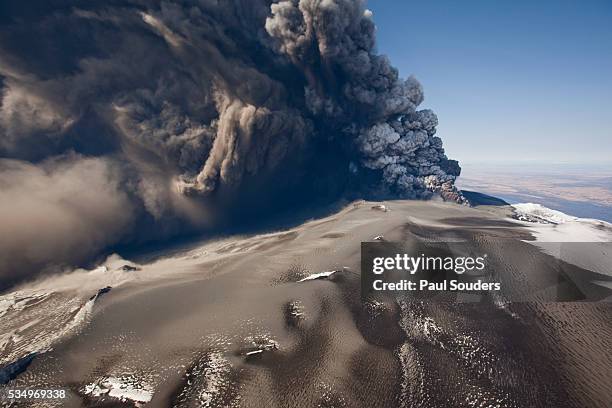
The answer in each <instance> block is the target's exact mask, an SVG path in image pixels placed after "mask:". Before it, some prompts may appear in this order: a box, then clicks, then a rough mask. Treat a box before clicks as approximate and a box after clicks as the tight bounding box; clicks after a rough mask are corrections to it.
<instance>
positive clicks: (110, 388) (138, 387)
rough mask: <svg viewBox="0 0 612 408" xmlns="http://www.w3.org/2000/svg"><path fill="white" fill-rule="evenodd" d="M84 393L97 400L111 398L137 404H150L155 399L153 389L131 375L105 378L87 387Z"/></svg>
mask: <svg viewBox="0 0 612 408" xmlns="http://www.w3.org/2000/svg"><path fill="white" fill-rule="evenodd" d="M83 393H84V394H85V395H89V396H91V397H96V398H99V397H104V396H109V397H112V398H116V399H118V400H120V401H123V402H125V401H128V400H129V401H133V402H135V403H144V402H149V401H151V398H153V390H152V388H151V387H150V386H149V385H148V384H146V383H144V382H142V381H140V380H139V379H137V378H136V377H135V376H133V375H129V374H128V375H122V376H120V377H104V378H102V379H100V380H98V381H96V382H94V383H91V384H88V385H86V386H85V387H84V388H83Z"/></svg>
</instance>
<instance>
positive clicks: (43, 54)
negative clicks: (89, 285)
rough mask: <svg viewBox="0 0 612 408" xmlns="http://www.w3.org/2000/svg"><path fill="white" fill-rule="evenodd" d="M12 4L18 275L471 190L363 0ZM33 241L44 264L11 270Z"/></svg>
mask: <svg viewBox="0 0 612 408" xmlns="http://www.w3.org/2000/svg"><path fill="white" fill-rule="evenodd" d="M0 8H1V10H0V11H1V12H0V16H2V17H0V53H1V54H2V59H1V60H0V80H1V82H0V84H1V89H2V99H1V106H0V157H2V158H1V159H0V161H1V166H0V169H1V170H0V171H2V175H1V178H0V180H1V181H2V183H1V184H0V189H1V194H0V199H1V202H0V205H1V206H2V209H3V212H2V216H3V217H7V219H8V218H9V217H11V218H12V220H11V222H5V220H3V222H2V223H1V224H0V229H1V231H0V232H1V233H2V234H1V235H2V236H3V237H6V236H7V234H8V233H12V234H17V239H16V240H15V241H14V243H12V244H11V245H12V246H10V248H9V246H7V245H6V244H4V243H3V244H2V246H1V247H0V251H1V252H0V260H1V262H0V265H1V266H0V269H1V270H0V278H1V279H7V278H9V277H11V278H15V274H20V275H27V274H31V273H34V272H35V271H38V270H40V269H41V268H43V267H44V266H45V265H51V264H58V263H67V264H70V263H75V262H81V261H82V260H83V259H86V258H87V257H91V256H93V255H95V254H96V253H99V252H100V251H103V250H104V249H105V248H107V247H108V246H110V245H115V244H118V243H122V242H127V241H139V240H148V239H159V238H162V237H167V236H173V235H176V234H178V233H182V232H185V231H187V230H195V229H201V228H214V227H215V223H219V224H221V223H225V224H227V223H228V222H245V219H246V218H247V217H251V216H253V215H255V214H257V215H267V214H270V213H272V212H274V211H276V210H279V209H283V208H289V207H291V206H295V205H298V204H299V205H304V204H316V203H317V202H320V201H331V200H334V199H337V198H339V197H342V196H349V197H357V196H367V197H405V198H427V197H430V196H431V195H432V194H434V193H436V194H441V195H442V196H443V197H445V198H447V199H452V200H458V201H461V200H462V197H461V196H460V195H459V194H458V193H457V191H456V190H455V188H454V186H453V182H454V180H455V178H456V177H457V176H458V175H459V172H460V168H459V166H458V164H457V162H455V161H453V160H448V159H447V157H446V156H445V154H444V149H443V148H442V141H441V139H440V138H439V137H437V136H435V131H436V129H435V128H436V125H437V118H436V116H435V114H434V113H433V112H432V111H430V110H418V109H417V107H418V106H419V104H420V103H421V102H422V101H423V90H422V88H421V85H420V84H419V83H418V81H417V80H416V79H415V78H413V77H409V78H408V79H405V80H404V79H401V78H400V77H399V75H398V71H397V69H395V68H394V67H393V66H392V65H391V64H390V62H389V60H388V59H387V58H386V57H385V56H383V55H378V54H377V53H376V51H375V25H374V22H373V16H372V13H371V12H370V11H369V10H367V9H366V8H365V5H364V3H363V2H362V1H349V0H330V1H316V0H301V1H297V0H296V1H291V0H285V1H280V2H270V1H263V0H248V1H247V0H233V1H229V0H228V1H222V2H216V1H196V0H190V1H187V0H185V1H148V0H112V1H91V2H85V3H84V2H79V1H69V0H62V1H52V2H49V1H31V2H27V3H24V2H20V1H17V0H8V1H5V2H3V4H2V5H1V6H0ZM81 169H83V170H82V171H81ZM75 175H76V179H75ZM77 179H78V182H75V183H73V182H72V181H71V180H77ZM68 186H69V187H68ZM24 200H25V201H28V206H27V207H28V209H27V210H28V211H32V213H28V212H27V211H26V210H25V209H23V208H21V207H22V205H23V202H24ZM83 200H85V201H83ZM83 203H94V204H93V205H89V204H83ZM247 203H248V205H246V204H247ZM245 210H248V211H246V213H247V215H244V213H245ZM14 214H19V217H13V215H14ZM34 214H38V216H37V217H35V216H34ZM44 214H59V217H58V218H56V219H55V221H50V220H48V218H49V217H43V216H42V215H44ZM239 214H241V215H242V218H240V217H238V215H239ZM63 217H65V219H66V221H65V222H61V221H60V220H62V219H64V218H63ZM41 218H44V219H45V221H44V222H41V223H40V224H38V227H36V229H37V231H39V232H41V233H40V234H37V235H36V236H34V235H32V234H31V233H30V230H31V229H32V228H34V227H33V225H34V224H35V220H36V219H41ZM51 218H52V217H51ZM109 218H112V219H113V220H114V222H109V221H108V220H109ZM17 220H18V221H19V223H20V224H19V225H21V226H22V228H21V229H22V230H23V231H22V232H20V233H18V232H15V231H19V228H17V227H16V224H15V222H17ZM76 220H78V222H76ZM83 237H87V238H86V239H85V240H86V242H87V245H85V246H84V247H83V248H81V249H80V250H78V251H76V252H75V253H72V252H71V251H72V250H71V248H77V247H79V245H78V244H79V243H80V242H82V240H83V239H84V238H83ZM29 240H34V241H36V246H37V247H39V248H40V250H37V251H36V256H35V257H34V258H35V259H30V257H22V258H21V259H20V262H21V263H20V265H21V266H20V267H14V265H12V264H11V266H10V267H9V266H8V265H9V261H8V259H10V257H11V255H10V253H14V251H15V250H16V249H15V248H14V245H17V244H16V243H25V242H26V241H29ZM58 241H62V242H63V250H57V248H56V246H57V242H58ZM15 242H16V243H15ZM68 252H71V255H68Z"/></svg>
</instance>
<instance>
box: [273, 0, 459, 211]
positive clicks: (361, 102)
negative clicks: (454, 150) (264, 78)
mask: <svg viewBox="0 0 612 408" xmlns="http://www.w3.org/2000/svg"><path fill="white" fill-rule="evenodd" d="M271 10H272V15H271V16H270V17H269V18H268V19H267V20H266V31H267V33H268V34H269V35H270V36H271V37H272V38H273V40H274V42H273V44H274V46H275V49H276V50H277V52H278V53H279V54H281V55H286V56H288V57H289V59H290V61H291V62H292V63H293V64H294V65H295V66H296V67H298V68H299V69H300V70H301V71H302V72H303V74H304V76H305V78H306V79H307V83H308V85H307V87H306V89H305V95H306V102H307V106H308V109H309V110H310V111H311V112H312V113H313V114H314V115H315V117H316V118H317V120H319V121H328V122H332V123H335V126H334V127H335V128H337V129H341V130H342V132H343V133H345V134H346V135H345V137H347V138H350V140H351V141H352V143H353V145H354V146H355V151H356V152H357V157H356V158H355V162H356V163H358V166H359V168H361V170H362V171H366V172H373V173H374V174H376V176H378V177H379V178H380V182H381V185H380V188H379V189H378V190H379V191H378V192H380V193H382V194H384V195H391V196H393V195H396V196H399V197H407V198H426V197H429V196H430V195H431V194H432V193H434V192H438V193H440V194H441V195H442V196H443V197H444V198H445V199H449V200H453V201H458V202H463V201H465V200H464V198H463V197H462V196H461V195H460V193H458V192H457V190H456V189H455V187H454V185H453V183H454V181H455V179H456V178H457V176H459V173H460V170H461V169H460V167H459V165H458V163H457V162H456V161H454V160H449V159H448V158H447V157H446V156H445V154H444V149H443V148H442V140H441V139H440V138H439V137H437V136H435V133H436V126H437V124H438V119H437V117H436V115H435V114H434V113H433V112H432V111H431V110H416V108H417V106H418V105H419V104H420V103H421V102H422V101H423V90H422V87H421V85H420V84H419V82H418V81H417V80H416V79H415V78H414V77H409V78H408V79H406V80H402V79H400V78H399V76H398V72H397V70H396V69H395V68H394V67H392V66H391V65H390V63H389V60H388V59H387V58H386V57H385V56H381V55H377V54H376V53H375V52H374V46H375V36H374V32H375V26H374V23H373V21H372V13H371V12H370V11H369V10H367V9H365V7H364V4H363V2H362V1H351V0H334V1H324V2H321V1H317V0H299V1H298V0H284V1H280V2H278V3H276V4H273V5H272V7H271ZM354 170H357V169H354Z"/></svg>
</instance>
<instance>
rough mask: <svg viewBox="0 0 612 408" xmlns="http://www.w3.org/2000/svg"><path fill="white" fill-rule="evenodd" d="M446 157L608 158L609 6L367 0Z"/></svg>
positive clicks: (611, 156) (611, 145) (611, 130)
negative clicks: (432, 118) (433, 116)
mask: <svg viewBox="0 0 612 408" xmlns="http://www.w3.org/2000/svg"><path fill="white" fill-rule="evenodd" d="M368 8H369V9H371V10H372V11H373V12H374V21H375V22H376V25H377V38H378V50H379V52H380V53H383V54H387V55H388V56H389V57H390V59H391V61H392V63H393V65H395V66H396V67H397V68H399V70H400V74H401V76H403V77H406V76H408V75H410V74H414V75H415V76H416V77H417V79H419V81H421V83H422V84H423V87H424V89H425V102H424V103H423V105H422V107H427V108H431V109H433V110H434V111H435V112H436V113H437V114H438V118H439V120H440V125H439V127H438V134H439V135H440V136H441V137H442V138H443V140H444V142H445V146H446V150H447V153H448V155H449V157H451V158H456V159H459V160H460V161H462V162H464V163H466V164H468V163H476V162H521V161H539V162H542V161H545V162H554V163H559V162H574V163H594V162H599V163H607V162H611V161H612V1H595V0H592V1H591V0H588V1H578V0H576V1H441V0H440V1H439V0H429V1H423V0H421V1H413V0H401V1H400V0H397V1H391V0H370V1H369V2H368Z"/></svg>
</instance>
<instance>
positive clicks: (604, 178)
mask: <svg viewBox="0 0 612 408" xmlns="http://www.w3.org/2000/svg"><path fill="white" fill-rule="evenodd" d="M458 184H459V186H460V188H462V189H465V190H473V191H480V192H483V193H486V194H490V195H493V196H496V197H499V198H502V199H504V200H506V201H508V202H509V203H511V204H514V203H520V202H532V203H538V204H542V205H544V206H546V207H549V208H552V209H555V210H559V211H562V212H565V213H567V214H569V215H574V216H577V217H583V218H596V219H600V220H604V221H612V168H610V166H605V165H590V166H587V165H569V164H559V165H525V164H523V165H519V164H515V165H499V164H496V165H493V164H472V165H470V164H467V165H464V167H463V171H462V174H461V178H460V180H459V182H458Z"/></svg>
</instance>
